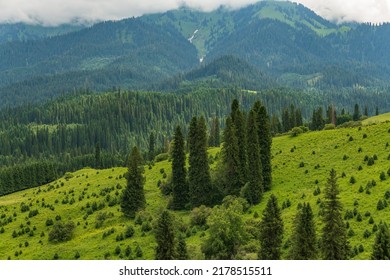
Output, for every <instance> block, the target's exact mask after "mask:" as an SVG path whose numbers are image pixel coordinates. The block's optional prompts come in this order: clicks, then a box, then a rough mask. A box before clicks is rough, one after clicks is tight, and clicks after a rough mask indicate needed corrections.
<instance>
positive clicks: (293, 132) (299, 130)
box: [290, 127, 303, 137]
mask: <svg viewBox="0 0 390 280" xmlns="http://www.w3.org/2000/svg"><path fill="white" fill-rule="evenodd" d="M302 133H303V129H302V128H300V127H294V128H293V129H291V131H290V135H291V136H292V137H296V136H298V135H299V134H302Z"/></svg>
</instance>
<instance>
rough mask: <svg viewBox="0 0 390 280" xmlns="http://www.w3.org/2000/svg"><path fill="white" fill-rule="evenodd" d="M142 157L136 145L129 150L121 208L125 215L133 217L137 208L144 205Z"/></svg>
mask: <svg viewBox="0 0 390 280" xmlns="http://www.w3.org/2000/svg"><path fill="white" fill-rule="evenodd" d="M143 173H144V167H143V165H142V157H141V155H140V153H139V151H138V148H137V147H134V148H133V150H132V151H131V154H130V157H129V161H128V171H127V173H126V179H127V186H126V188H125V189H124V190H123V194H122V201H121V209H122V212H123V213H124V215H125V216H128V217H130V218H134V217H135V214H136V212H137V211H138V210H140V209H142V208H144V207H145V203H146V202H145V194H144V183H145V178H144V177H143V175H142V174H143Z"/></svg>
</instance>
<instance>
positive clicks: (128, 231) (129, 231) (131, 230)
mask: <svg viewBox="0 0 390 280" xmlns="http://www.w3.org/2000/svg"><path fill="white" fill-rule="evenodd" d="M134 233H135V230H134V228H133V226H132V225H129V226H127V228H126V232H125V237H126V238H131V237H133V235H134Z"/></svg>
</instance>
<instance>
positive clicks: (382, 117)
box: [362, 113, 390, 125]
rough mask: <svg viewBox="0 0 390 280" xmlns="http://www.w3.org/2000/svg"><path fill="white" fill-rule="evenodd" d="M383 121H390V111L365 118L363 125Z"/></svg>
mask: <svg viewBox="0 0 390 280" xmlns="http://www.w3.org/2000/svg"><path fill="white" fill-rule="evenodd" d="M382 122H390V113H386V114H382V115H378V116H374V117H371V118H368V119H365V120H364V121H363V122H362V123H363V125H370V124H375V123H382Z"/></svg>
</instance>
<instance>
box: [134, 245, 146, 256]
mask: <svg viewBox="0 0 390 280" xmlns="http://www.w3.org/2000/svg"><path fill="white" fill-rule="evenodd" d="M143 254H144V253H143V252H142V249H141V247H140V246H139V245H137V247H136V248H135V256H136V257H137V258H142V256H143Z"/></svg>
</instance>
